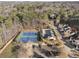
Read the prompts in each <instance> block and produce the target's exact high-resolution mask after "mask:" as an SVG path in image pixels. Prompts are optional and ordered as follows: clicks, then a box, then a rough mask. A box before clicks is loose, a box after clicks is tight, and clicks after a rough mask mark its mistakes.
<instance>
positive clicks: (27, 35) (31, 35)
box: [18, 32, 37, 42]
mask: <svg viewBox="0 0 79 59" xmlns="http://www.w3.org/2000/svg"><path fill="white" fill-rule="evenodd" d="M18 40H19V41H20V42H28V41H31V42H37V32H23V33H21V34H20V35H19V37H18Z"/></svg>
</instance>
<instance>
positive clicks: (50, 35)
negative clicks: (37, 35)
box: [41, 29, 55, 40]
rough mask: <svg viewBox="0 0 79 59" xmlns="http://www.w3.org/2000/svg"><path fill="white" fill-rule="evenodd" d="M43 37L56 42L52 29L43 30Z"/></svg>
mask: <svg viewBox="0 0 79 59" xmlns="http://www.w3.org/2000/svg"><path fill="white" fill-rule="evenodd" d="M41 36H42V37H43V38H48V39H54V40H55V35H54V32H53V31H52V30H51V29H42V30H41Z"/></svg>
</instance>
